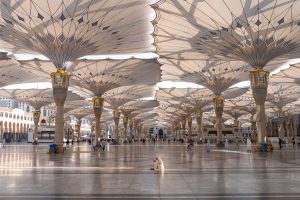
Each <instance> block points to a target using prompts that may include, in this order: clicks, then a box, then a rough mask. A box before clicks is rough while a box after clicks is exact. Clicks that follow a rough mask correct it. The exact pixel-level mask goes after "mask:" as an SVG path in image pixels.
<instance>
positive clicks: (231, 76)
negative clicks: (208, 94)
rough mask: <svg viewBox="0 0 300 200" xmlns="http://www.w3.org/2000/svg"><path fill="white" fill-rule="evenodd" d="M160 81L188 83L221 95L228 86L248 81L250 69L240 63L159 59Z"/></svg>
mask: <svg viewBox="0 0 300 200" xmlns="http://www.w3.org/2000/svg"><path fill="white" fill-rule="evenodd" d="M159 61H160V62H161V63H163V64H164V65H163V66H162V80H177V81H189V82H193V83H196V84H199V85H202V86H205V87H206V88H208V89H210V90H211V91H212V92H213V93H214V94H215V95H221V94H222V93H223V92H224V91H225V90H226V89H228V88H229V87H230V86H232V85H234V84H236V83H239V82H241V81H245V80H247V79H249V71H250V70H251V67H250V66H249V65H246V64H245V63H243V62H240V61H230V62H229V61H209V60H207V61H198V60H180V61H179V60H174V59H160V60H159Z"/></svg>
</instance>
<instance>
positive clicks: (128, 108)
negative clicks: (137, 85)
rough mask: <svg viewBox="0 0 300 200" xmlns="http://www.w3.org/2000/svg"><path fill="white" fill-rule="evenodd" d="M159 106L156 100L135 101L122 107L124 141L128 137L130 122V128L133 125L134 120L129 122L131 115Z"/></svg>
mask: <svg viewBox="0 0 300 200" xmlns="http://www.w3.org/2000/svg"><path fill="white" fill-rule="evenodd" d="M157 106H159V103H158V101H156V100H134V101H129V102H127V103H125V104H124V105H122V106H121V107H120V110H121V112H122V114H123V126H124V129H123V134H122V139H123V141H124V140H125V138H126V136H127V126H128V122H129V123H130V124H129V126H131V125H132V124H131V123H132V120H130V121H129V115H130V114H131V113H133V112H134V111H137V110H140V111H143V110H145V109H149V108H154V107H157ZM132 117H133V116H132Z"/></svg>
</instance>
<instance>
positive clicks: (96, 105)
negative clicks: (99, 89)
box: [93, 96, 104, 142]
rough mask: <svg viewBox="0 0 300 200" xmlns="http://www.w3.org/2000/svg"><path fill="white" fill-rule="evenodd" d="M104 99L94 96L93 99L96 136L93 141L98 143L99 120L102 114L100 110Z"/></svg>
mask: <svg viewBox="0 0 300 200" xmlns="http://www.w3.org/2000/svg"><path fill="white" fill-rule="evenodd" d="M103 103H104V99H103V98H102V97H99V96H96V97H94V98H93V108H94V114H95V122H96V134H95V140H96V142H98V141H99V140H100V133H101V129H100V118H101V114H102V108H103Z"/></svg>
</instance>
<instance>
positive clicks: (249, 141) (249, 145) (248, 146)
mask: <svg viewBox="0 0 300 200" xmlns="http://www.w3.org/2000/svg"><path fill="white" fill-rule="evenodd" d="M247 151H251V140H250V138H247Z"/></svg>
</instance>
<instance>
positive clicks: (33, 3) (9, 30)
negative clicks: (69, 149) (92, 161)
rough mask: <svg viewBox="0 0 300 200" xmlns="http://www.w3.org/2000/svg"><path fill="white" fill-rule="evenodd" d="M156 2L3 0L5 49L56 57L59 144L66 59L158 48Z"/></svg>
mask: <svg viewBox="0 0 300 200" xmlns="http://www.w3.org/2000/svg"><path fill="white" fill-rule="evenodd" d="M151 3H153V2H152V1H139V0H133V1H130V2H129V1H93V0H60V1H58V2H56V3H50V2H49V1H39V0H25V1H20V0H12V1H6V0H1V1H0V4H1V6H0V7H1V9H0V15H1V17H0V38H1V40H2V41H0V44H1V48H4V49H5V50H8V51H11V52H14V53H16V52H21V53H24V52H25V53H39V54H42V55H44V56H46V57H47V58H49V59H50V60H51V62H53V64H54V65H55V67H56V69H57V70H56V72H53V71H52V73H51V77H52V84H53V94H54V100H55V103H56V106H57V112H56V119H57V120H56V123H55V143H56V144H58V145H59V146H58V149H59V150H62V143H63V106H64V102H65V99H66V96H67V89H68V85H69V74H68V73H67V72H66V71H65V68H66V63H67V62H69V61H74V60H76V59H78V58H80V57H82V56H85V55H91V54H116V53H141V52H149V51H153V50H154V47H153V45H152V42H153V38H152V36H151V33H152V31H153V27H152V24H151V22H150V21H151V20H152V19H153V11H152V9H151V7H150V4H151Z"/></svg>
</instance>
